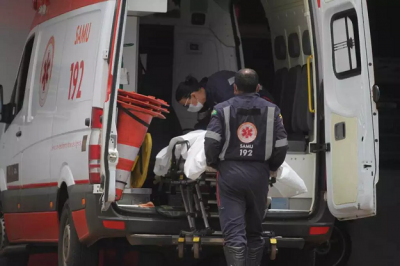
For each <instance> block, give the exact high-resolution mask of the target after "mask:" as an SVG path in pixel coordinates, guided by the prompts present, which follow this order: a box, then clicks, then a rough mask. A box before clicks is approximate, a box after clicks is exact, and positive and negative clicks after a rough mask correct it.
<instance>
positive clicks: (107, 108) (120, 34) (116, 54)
mask: <svg viewBox="0 0 400 266" xmlns="http://www.w3.org/2000/svg"><path fill="white" fill-rule="evenodd" d="M167 3H168V0H152V1H143V0H116V7H115V14H114V24H113V31H112V35H111V43H110V50H109V56H108V60H109V76H108V87H107V97H106V101H105V103H104V109H103V120H102V125H103V127H102V143H101V144H102V145H101V147H102V148H101V156H102V158H101V159H102V162H103V163H102V164H101V173H102V175H101V176H102V188H103V197H102V210H103V211H105V210H107V209H108V208H109V206H110V205H111V203H113V202H115V198H116V169H117V164H118V159H119V156H118V150H117V140H118V133H117V97H118V89H119V85H120V77H121V65H122V53H123V46H124V37H125V27H126V18H127V16H128V15H130V16H135V17H140V16H146V15H150V14H152V13H156V12H164V13H165V12H167ZM132 34H137V33H135V32H132ZM134 45H138V44H136V43H135V44H134ZM130 71H131V72H134V71H136V69H130ZM131 82H135V81H131Z"/></svg>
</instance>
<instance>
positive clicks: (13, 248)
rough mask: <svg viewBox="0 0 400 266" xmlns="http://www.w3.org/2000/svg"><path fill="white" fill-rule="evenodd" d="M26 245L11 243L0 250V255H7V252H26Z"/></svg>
mask: <svg viewBox="0 0 400 266" xmlns="http://www.w3.org/2000/svg"><path fill="white" fill-rule="evenodd" d="M27 247H28V245H12V246H7V247H5V248H3V249H2V250H1V251H0V256H4V255H9V254H17V253H24V252H27Z"/></svg>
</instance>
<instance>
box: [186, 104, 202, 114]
mask: <svg viewBox="0 0 400 266" xmlns="http://www.w3.org/2000/svg"><path fill="white" fill-rule="evenodd" d="M201 109H203V105H202V104H201V103H200V102H197V105H193V104H192V103H190V105H189V108H188V109H187V110H188V112H191V113H198V112H199V111H200V110H201Z"/></svg>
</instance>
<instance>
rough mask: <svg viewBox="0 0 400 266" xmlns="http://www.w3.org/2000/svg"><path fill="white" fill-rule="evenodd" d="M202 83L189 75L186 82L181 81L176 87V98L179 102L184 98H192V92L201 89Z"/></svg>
mask: <svg viewBox="0 0 400 266" xmlns="http://www.w3.org/2000/svg"><path fill="white" fill-rule="evenodd" d="M201 87H202V86H201V83H199V82H198V81H197V79H196V78H194V77H192V76H187V77H186V79H185V81H184V82H181V83H180V84H179V85H178V88H177V89H176V93H175V98H176V101H177V102H179V101H180V100H182V99H183V98H190V94H192V93H193V92H195V91H198V90H200V88H201Z"/></svg>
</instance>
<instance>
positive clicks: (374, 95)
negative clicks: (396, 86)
mask: <svg viewBox="0 0 400 266" xmlns="http://www.w3.org/2000/svg"><path fill="white" fill-rule="evenodd" d="M372 98H373V99H374V102H375V103H377V102H378V101H379V99H380V98H381V91H380V90H379V86H378V85H374V86H373V87H372Z"/></svg>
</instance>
